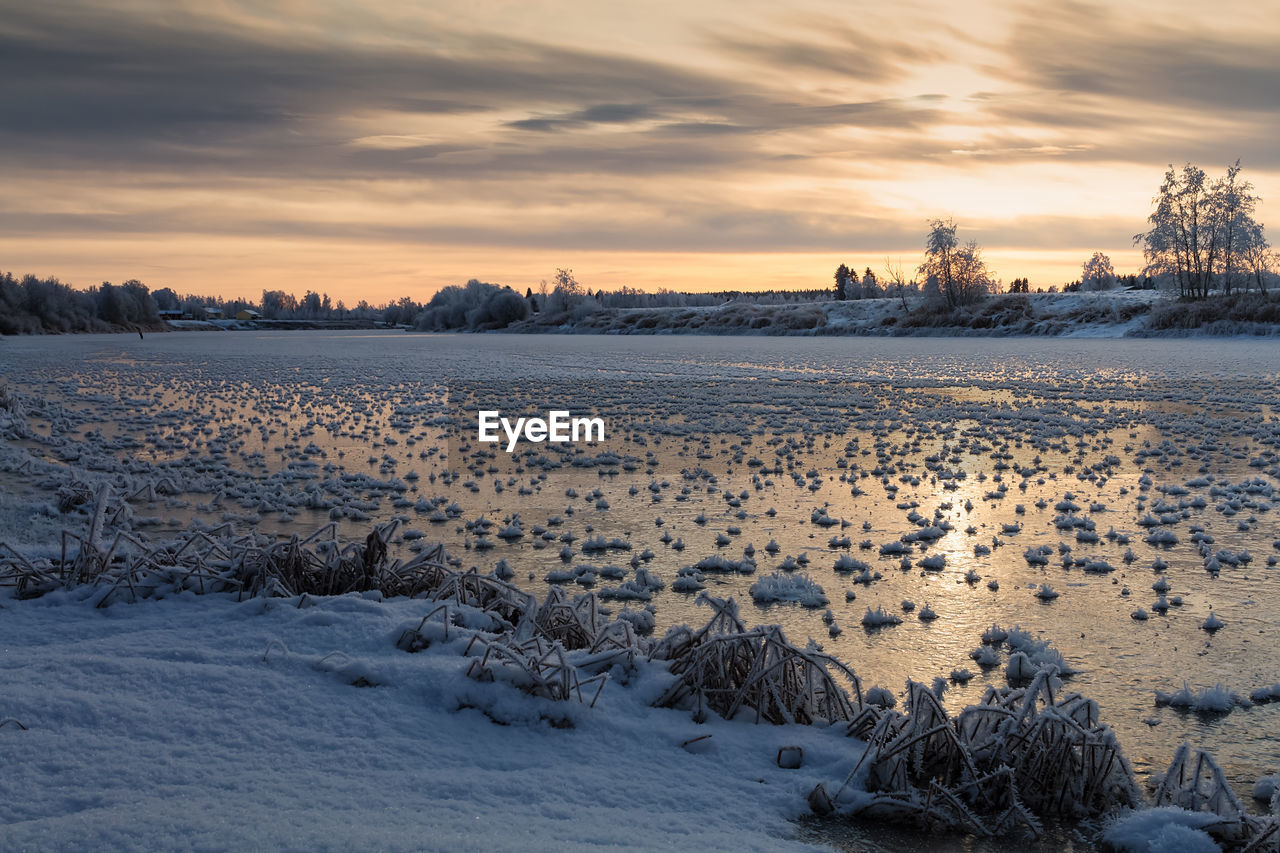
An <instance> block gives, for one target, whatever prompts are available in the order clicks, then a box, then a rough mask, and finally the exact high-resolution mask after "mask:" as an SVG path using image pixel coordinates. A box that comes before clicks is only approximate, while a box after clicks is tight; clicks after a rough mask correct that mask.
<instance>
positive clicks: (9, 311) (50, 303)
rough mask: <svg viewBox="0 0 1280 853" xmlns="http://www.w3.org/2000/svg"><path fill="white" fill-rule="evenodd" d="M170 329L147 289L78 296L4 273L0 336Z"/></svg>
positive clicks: (107, 286) (109, 288)
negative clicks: (163, 320) (162, 319)
mask: <svg viewBox="0 0 1280 853" xmlns="http://www.w3.org/2000/svg"><path fill="white" fill-rule="evenodd" d="M163 327H164V324H163V322H161V320H160V317H159V315H158V314H157V309H156V303H155V300H154V299H153V298H152V296H151V294H150V292H148V290H147V287H146V285H144V284H143V283H142V282H140V281H134V280H131V281H126V282H125V283H124V284H121V285H114V284H112V283H111V282H109V281H104V282H103V283H102V285H101V286H100V287H91V288H89V289H88V290H77V289H76V288H74V287H71V286H70V285H66V284H63V283H62V282H61V281H59V280H58V279H56V278H37V277H36V276H34V275H25V276H23V277H22V278H21V279H18V278H15V277H14V275H13V273H7V272H6V273H0V334H4V335H23V334H57V333H61V332H114V331H139V330H155V329H161V328H163Z"/></svg>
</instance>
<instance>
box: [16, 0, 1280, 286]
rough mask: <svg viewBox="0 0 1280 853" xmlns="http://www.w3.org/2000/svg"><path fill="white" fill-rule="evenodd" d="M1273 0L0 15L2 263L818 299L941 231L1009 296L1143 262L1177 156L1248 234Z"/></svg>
mask: <svg viewBox="0 0 1280 853" xmlns="http://www.w3.org/2000/svg"><path fill="white" fill-rule="evenodd" d="M1269 6H1271V4H1267V3H1252V2H1250V3H1243V2H1237V0H1225V2H1215V3H1212V4H1207V3H1203V2H1196V3H1191V2H1182V0H1158V2H1157V0H1152V2H1144V1H1143V0H1132V1H1131V2H1125V0H1116V1H1115V2H1111V3H1108V4H1105V5H1102V4H1098V5H1094V4H1090V3H1082V2H1070V1H1068V2H1054V3H1042V2H1036V3H997V2H981V1H980V0H960V2H935V0H905V2H897V3H893V4H886V3H882V2H876V3H871V2H861V0H853V2H850V0H841V2H827V0H793V1H792V2H787V3H785V4H783V3H777V2H776V0H768V2H760V0H680V2H673V1H672V0H646V2H623V0H618V2H600V0H546V1H545V2H538V0H519V2H507V0H465V2H464V1H463V0H433V2H397V0H379V2H377V3H373V2H365V3H357V2H304V0H284V2H274V3H273V2H257V1H256V0H255V1H254V2H249V0H245V1H244V2H241V0H200V2H185V0H165V2H153V0H93V2H84V3H77V2H54V3H31V2H27V1H26V0H0V79H2V80H4V81H5V83H4V85H3V86H0V170H2V172H3V175H4V180H3V181H0V269H4V270H10V271H12V272H15V273H18V274H22V273H27V272H31V273H36V274H38V275H42V276H47V275H52V276H57V277H59V278H61V279H62V280H63V281H67V282H70V283H72V284H75V285H77V286H89V285H93V284H97V283H98V282H100V281H103V280H111V281H116V282H119V281H123V280H126V279H130V278H137V279H141V280H142V281H143V282H145V283H146V284H148V285H149V286H151V287H152V288H153V289H155V288H159V287H172V288H174V289H175V290H177V291H179V292H183V293H201V294H210V295H219V296H223V297H251V298H255V299H256V298H257V297H258V296H259V295H260V294H261V291H262V290H264V289H284V290H288V291H293V292H295V293H297V294H299V295H301V294H302V293H303V292H304V291H306V290H315V291H317V292H326V293H329V294H331V295H332V296H333V298H334V299H335V300H336V299H343V300H345V301H347V302H348V303H349V304H354V303H355V302H357V301H359V300H360V299H367V300H369V301H370V302H372V303H375V304H376V303H381V302H384V301H386V300H388V299H395V298H398V297H400V296H405V295H407V296H411V297H413V298H414V299H417V300H424V299H426V298H428V297H429V296H430V295H431V294H432V293H434V292H435V291H436V290H438V289H439V288H441V287H443V286H445V285H449V284H461V283H463V282H465V281H466V280H467V279H470V278H479V279H481V280H483V281H491V282H495V283H498V284H507V285H510V286H512V287H514V288H517V289H519V290H520V291H521V292H523V290H524V289H525V288H526V287H533V288H534V289H535V290H536V289H537V287H538V283H539V281H540V280H544V279H550V278H552V276H553V274H554V273H555V270H556V269H557V268H560V267H565V268H571V269H572V270H573V271H574V274H575V276H576V277H577V279H578V280H579V281H580V282H581V283H582V284H584V285H586V286H587V287H589V288H592V289H595V288H604V289H606V290H609V289H613V288H616V287H619V286H622V285H628V286H632V287H641V288H644V289H646V290H650V291H653V290H656V289H657V288H659V287H668V288H671V289H676V290H721V289H743V290H760V289H768V288H807V287H824V286H827V285H829V284H830V283H831V278H832V273H833V271H834V269H835V267H836V265H837V264H839V263H842V262H844V263H848V264H850V265H851V266H854V267H855V268H858V269H862V268H865V267H867V266H870V267H872V268H873V269H875V270H876V271H877V272H878V273H880V272H882V271H883V270H884V268H885V266H886V264H887V263H888V262H895V263H901V264H902V266H903V267H904V268H906V269H908V270H911V269H912V268H914V266H915V265H917V264H918V263H919V262H920V260H921V256H922V253H923V243H924V237H925V234H926V232H927V230H928V222H929V221H930V220H931V219H935V218H946V217H952V218H954V219H955V221H956V222H957V224H958V225H959V236H960V237H961V239H962V240H968V239H973V240H976V241H977V242H978V243H979V245H980V246H982V247H983V249H984V252H985V257H986V259H987V260H988V262H989V263H990V265H991V266H992V268H993V269H994V270H995V272H996V274H997V275H999V276H1000V277H1002V278H1003V279H1004V280H1005V281H1006V282H1008V281H1010V280H1012V279H1013V278H1015V277H1020V276H1028V277H1030V278H1031V280H1032V286H1033V288H1034V287H1036V286H1046V287H1047V286H1048V285H1051V284H1058V285H1060V284H1061V283H1063V282H1065V281H1069V280H1071V279H1074V278H1078V277H1079V273H1080V265H1081V264H1082V263H1083V262H1084V260H1085V259H1087V258H1088V257H1089V256H1090V255H1091V254H1092V253H1093V252H1094V251H1102V252H1105V253H1107V254H1108V255H1110V257H1111V258H1112V260H1113V262H1114V263H1115V266H1116V269H1117V271H1118V272H1121V273H1125V272H1133V271H1137V269H1138V267H1139V266H1140V264H1141V253H1140V251H1138V250H1136V249H1135V248H1134V247H1133V243H1132V237H1133V235H1134V234H1136V233H1138V232H1139V231H1142V230H1143V228H1144V224H1145V220H1146V217H1147V215H1148V214H1149V213H1150V211H1151V199H1152V197H1153V196H1154V195H1155V193H1156V191H1157V189H1158V187H1159V184H1160V180H1161V178H1162V176H1163V173H1164V171H1165V169H1166V168H1167V167H1168V165H1169V164H1176V165H1181V164H1182V163H1185V162H1188V161H1190V162H1194V163H1196V164H1197V165H1199V166H1201V167H1203V168H1204V169H1206V171H1208V172H1209V173H1210V174H1211V175H1216V174H1220V173H1221V172H1223V171H1224V170H1225V168H1226V166H1227V165H1228V164H1230V163H1231V162H1233V161H1234V160H1236V159H1237V158H1239V159H1240V160H1241V161H1242V163H1243V165H1244V175H1245V176H1246V177H1247V178H1249V179H1250V180H1252V181H1253V183H1254V184H1255V186H1256V188H1257V190H1258V193H1259V195H1261V196H1262V198H1263V204H1262V205H1261V206H1260V207H1259V210H1258V219H1259V220H1260V221H1262V222H1264V223H1265V222H1266V221H1267V220H1268V205H1267V203H1266V202H1267V201H1268V199H1270V198H1272V197H1275V196H1276V194H1277V190H1280V145H1277V144H1276V142H1275V140H1277V139H1280V52H1277V51H1276V50H1275V49H1274V45H1275V44H1276V43H1277V41H1280V16H1277V15H1275V14H1274V7H1271V8H1268V7H1269ZM1272 218H1274V217H1272ZM1270 236H1271V239H1272V241H1273V242H1276V236H1275V234H1274V232H1272V233H1271V234H1270Z"/></svg>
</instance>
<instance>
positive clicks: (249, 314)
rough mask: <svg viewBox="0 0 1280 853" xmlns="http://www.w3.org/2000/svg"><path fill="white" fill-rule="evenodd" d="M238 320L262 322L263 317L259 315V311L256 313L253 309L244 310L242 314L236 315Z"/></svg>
mask: <svg viewBox="0 0 1280 853" xmlns="http://www.w3.org/2000/svg"><path fill="white" fill-rule="evenodd" d="M236 319H237V320H261V319H262V315H261V314H259V313H258V312H257V311H254V310H253V309H252V308H244V309H241V311H240V313H239V314H237V315H236Z"/></svg>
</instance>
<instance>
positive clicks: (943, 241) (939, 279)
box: [919, 219, 995, 308]
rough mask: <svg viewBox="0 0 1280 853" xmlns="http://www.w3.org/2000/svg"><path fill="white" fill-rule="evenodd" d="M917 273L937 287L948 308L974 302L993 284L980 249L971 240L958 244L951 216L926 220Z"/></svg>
mask: <svg viewBox="0 0 1280 853" xmlns="http://www.w3.org/2000/svg"><path fill="white" fill-rule="evenodd" d="M919 272H920V275H922V276H923V277H924V279H925V281H926V282H928V283H930V286H931V288H936V291H937V293H938V294H939V295H941V297H942V298H943V299H945V300H946V303H947V307H949V308H954V307H955V306H957V305H966V304H969V303H972V302H977V301H979V300H980V299H982V298H983V297H985V296H986V295H987V294H988V293H990V292H991V291H992V290H993V289H994V287H995V282H994V281H993V280H992V276H991V272H990V270H988V269H987V265H986V262H985V261H983V260H982V250H981V249H979V248H978V244H977V243H976V242H974V241H970V242H968V243H966V244H964V245H963V246H962V245H960V243H959V240H958V239H957V238H956V224H955V222H954V221H953V220H951V219H947V220H942V219H935V220H933V221H932V222H930V223H929V236H928V237H926V238H925V248H924V263H923V264H921V265H920V269H919Z"/></svg>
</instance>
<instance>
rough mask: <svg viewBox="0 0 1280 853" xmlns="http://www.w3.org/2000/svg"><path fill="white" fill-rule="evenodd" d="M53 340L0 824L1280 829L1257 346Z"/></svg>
mask: <svg viewBox="0 0 1280 853" xmlns="http://www.w3.org/2000/svg"><path fill="white" fill-rule="evenodd" d="M229 340H231V341H233V342H234V343H235V346H229V345H228V344H227V343H226V342H227V341H229ZM128 341H132V342H131V343H128ZM51 343H52V342H50V341H48V340H33V339H20V340H6V341H4V342H3V344H2V345H0V368H3V375H4V377H5V380H6V381H5V384H4V386H3V388H0V584H2V585H3V598H0V610H2V611H3V617H0V649H3V650H4V651H3V658H2V659H3V661H4V664H5V668H6V672H7V673H8V679H7V684H8V685H9V686H7V687H6V690H5V692H4V693H3V695H0V749H3V750H4V755H5V761H6V763H5V766H6V773H7V774H8V775H7V779H8V780H9V782H10V786H9V791H10V794H9V795H8V796H7V797H6V801H5V804H4V806H3V810H4V816H3V818H0V822H3V823H4V838H5V843H6V845H10V846H14V847H15V848H24V847H32V848H41V847H64V846H67V845H69V844H71V845H76V844H78V845H80V846H98V847H119V846H129V845H137V846H143V847H148V848H170V847H177V848H182V847H202V846H215V847H216V846H223V847H236V846H248V845H254V844H257V845H262V846H294V847H307V848H323V847H391V848H395V847H416V846H421V844H422V843H423V842H422V841H421V839H422V838H426V837H430V838H433V839H452V840H454V842H456V845H455V846H472V845H476V844H480V845H483V846H485V847H492V848H494V849H516V848H517V847H521V848H522V849H523V847H527V846H528V844H529V839H530V838H533V839H536V840H537V842H538V843H544V842H545V843H546V844H555V845H556V846H557V847H564V848H566V849H575V848H576V849H598V848H599V847H601V846H608V845H625V844H628V843H634V842H635V839H637V838H644V839H646V840H647V842H648V843H650V844H651V846H655V847H657V846H666V847H672V846H674V847H681V848H687V847H691V846H705V847H709V848H712V849H721V848H723V847H726V846H732V847H735V848H736V847H745V848H748V849H783V848H786V847H788V846H795V847H799V846H802V842H801V841H800V840H799V839H801V838H804V839H805V840H806V841H812V840H821V839H822V838H823V837H824V836H823V835H822V833H823V832H826V831H828V830H829V829H830V827H832V826H834V825H835V822H840V823H841V824H843V823H844V822H846V821H851V822H852V825H853V826H855V827H859V826H860V827H867V826H872V827H874V826H875V825H877V822H878V821H884V820H894V821H897V822H899V823H902V824H904V825H906V826H909V827H910V826H914V827H920V826H929V827H932V828H933V829H935V830H938V831H942V830H955V831H959V832H965V833H972V834H975V835H979V836H982V835H989V834H990V835H999V836H1009V837H1011V838H1018V839H1025V837H1026V836H1035V835H1038V834H1041V833H1042V832H1048V833H1050V838H1052V837H1053V836H1052V833H1053V832H1054V831H1056V830H1054V829H1053V828H1052V827H1053V825H1055V822H1058V821H1063V820H1065V821H1066V822H1067V823H1068V825H1070V826H1072V827H1077V826H1078V827H1079V828H1078V829H1072V830H1071V831H1073V832H1079V833H1083V834H1085V835H1087V837H1089V838H1091V839H1092V838H1099V837H1101V838H1103V839H1104V840H1105V841H1106V842H1107V843H1110V844H1112V845H1113V846H1114V847H1116V848H1117V849H1145V848H1142V846H1141V845H1142V844H1150V843H1152V842H1155V843H1157V844H1158V845H1164V846H1163V848H1160V847H1157V848H1156V849H1197V848H1196V847H1195V846H1193V845H1201V846H1205V845H1209V844H1212V845H1216V846H1218V847H1222V848H1224V849H1231V848H1232V847H1233V845H1234V846H1235V847H1237V848H1243V847H1244V846H1245V844H1247V843H1248V842H1249V841H1251V840H1257V841H1259V844H1260V846H1259V847H1258V848H1257V849H1268V848H1267V847H1266V846H1265V845H1267V844H1271V843H1272V841H1273V840H1274V839H1275V836H1274V835H1267V833H1269V832H1271V831H1272V828H1273V827H1274V826H1275V823H1274V819H1273V814H1274V812H1273V811H1272V806H1271V803H1270V800H1269V799H1268V800H1267V801H1266V802H1261V801H1254V800H1253V798H1251V797H1250V796H1248V794H1249V793H1250V792H1252V791H1253V790H1254V784H1255V782H1258V781H1259V779H1260V777H1270V776H1271V774H1274V773H1275V772H1276V771H1277V770H1280V758H1277V754H1276V752H1275V744H1274V739H1273V737H1272V735H1271V734H1270V733H1271V732H1273V731H1274V730H1275V728H1274V719H1275V718H1274V716H1273V715H1274V714H1276V713H1280V704H1277V703H1276V702H1275V699H1276V698H1277V697H1280V687H1277V686H1276V683H1277V681H1280V648H1278V647H1277V645H1276V643H1275V640H1274V638H1273V636H1272V635H1273V631H1272V627H1273V626H1272V625H1271V622H1272V621H1273V620H1271V617H1270V615H1269V614H1272V613H1274V612H1275V609H1276V608H1277V606H1280V589H1278V588H1277V583H1278V582H1277V581H1276V580H1275V579H1274V578H1275V577H1276V576H1275V575H1274V572H1275V571H1276V569H1275V567H1276V565H1277V562H1278V560H1277V556H1278V555H1280V550H1278V549H1280V545H1278V544H1277V543H1280V528H1278V527H1277V522H1276V519H1275V515H1274V509H1273V506H1274V503H1275V501H1276V490H1277V487H1278V486H1280V420H1278V419H1277V413H1276V412H1275V411H1274V410H1273V409H1272V408H1271V406H1272V404H1271V403H1270V402H1269V401H1272V400H1274V399H1280V386H1278V385H1277V380H1276V377H1277V376H1280V353H1277V352H1276V351H1275V350H1274V348H1271V347H1268V346H1267V345H1265V344H1250V343H1245V342H1214V343H1212V344H1210V343H1206V342H1178V343H1177V344H1171V343H1169V342H1153V341H1125V342H1113V343H1111V344H1108V345H1107V346H1106V347H1105V348H1097V347H1096V345H1092V344H1089V343H1086V342H1063V341H1057V342H1043V346H1044V349H1042V350H1040V351H1038V352H1036V353H1034V354H1033V353H1029V352H1028V351H1027V350H1026V344H1025V342H1021V343H1015V342H992V341H982V342H977V341H973V342H958V341H876V342H868V341H840V342H836V341H821V340H811V341H753V342H752V343H751V345H750V346H743V345H742V343H741V342H734V341H715V340H705V339H704V340H692V339H690V340H683V341H679V342H676V341H669V340H668V341H662V342H658V341H645V340H643V339H633V340H630V341H626V342H619V341H617V340H616V339H609V340H605V339H584V338H561V339H556V340H550V341H549V340H547V339H539V340H538V341H536V343H537V344H538V345H537V346H534V345H533V343H530V339H528V338H515V337H497V336H491V337H485V338H467V339H462V340H459V339H456V338H440V337H432V336H417V337H410V336H401V337H396V338H389V337H387V336H385V335H366V336H360V335H355V336H342V337H339V336H329V335H325V334H324V333H297V334H292V335H291V334H290V333H283V334H282V335H281V336H268V337H254V336H250V335H242V336H235V337H234V338H233V337H232V336H220V335H206V336H177V335H169V336H155V337H152V336H148V337H147V339H146V340H145V341H139V340H138V339H137V338H136V336H135V337H133V338H120V337H106V336H92V337H83V338H77V339H74V340H72V341H58V342H57V344H58V346H52V345H51ZM762 379H763V380H767V381H761V380H762ZM585 400H589V401H590V405H591V407H592V408H591V411H592V413H593V414H599V415H600V416H601V417H603V418H604V419H605V421H606V423H607V424H608V425H609V432H608V438H607V439H606V440H605V441H603V442H599V443H594V444H591V445H578V446H573V445H553V444H548V443H541V444H532V443H522V444H521V445H519V446H518V447H517V449H516V452H515V453H514V454H512V455H510V456H508V455H507V454H506V453H504V452H502V451H501V450H498V449H495V448H494V447H493V446H491V445H480V444H478V443H477V442H476V441H475V411H476V410H477V409H478V408H481V407H484V408H496V409H501V410H504V411H511V412H528V411H534V410H540V409H544V408H545V407H546V406H547V405H548V404H557V403H561V402H562V401H563V405H565V406H566V407H567V408H573V407H580V406H582V405H584V402H583V401H585ZM1161 533H1167V534H1168V535H1167V536H1166V535H1157V534H1161ZM766 543H767V544H766ZM792 602H794V603H792ZM1139 610H1141V611H1142V612H1143V613H1144V614H1145V616H1146V618H1145V619H1143V618H1133V617H1134V614H1136V613H1137V612H1138V611H1139ZM864 683H865V684H874V685H876V686H874V687H867V688H865V689H864V687H863V684H864ZM1184 741H1187V742H1189V743H1190V744H1191V746H1189V747H1188V748H1186V749H1182V750H1179V749H1178V744H1180V743H1182V742H1184ZM1201 749H1203V750H1205V753H1201V752H1199V750H1201ZM1209 753H1212V754H1214V755H1215V756H1216V759H1211V758H1209V757H1208V754H1209ZM601 754H605V755H607V756H608V761H607V762H606V763H605V764H601V763H600V762H598V761H595V760H593V759H592V758H591V757H590V756H592V755H601ZM620 777H621V778H626V779H627V780H629V781H628V783H627V784H618V782H617V780H618V779H619V778H620ZM549 778H550V779H554V780H555V784H549V783H548V781H547V780H548V779H549ZM1144 783H1149V784H1144ZM1265 788H1266V786H1265V785H1262V786H1261V788H1260V790H1262V789H1265ZM370 790H376V791H378V792H379V799H378V805H377V807H376V812H377V813H376V814H374V811H373V810H371V807H370V806H369V803H368V791H370ZM304 791H305V792H306V795H305V796H303V795H301V794H300V793H299V792H304ZM175 798H181V799H182V801H183V802H186V803H193V804H198V807H197V806H192V807H189V808H185V809H184V810H182V812H181V813H177V814H176V813H175V812H174V811H173V808H172V804H173V802H175ZM1242 803H1248V804H1250V805H1247V806H1246V805H1242ZM1152 806H1158V807H1159V808H1151V807H1152ZM388 810H390V811H388ZM654 814H661V815H662V816H663V817H662V820H655V819H654V817H653V815H654ZM227 815H235V816H237V817H236V820H229V819H228V818H227ZM805 815H809V816H812V818H813V822H812V823H806V829H805V830H804V833H803V834H801V833H800V832H799V831H798V830H797V828H796V825H795V824H793V823H792V822H791V821H792V820H794V819H796V818H800V817H802V816H805ZM1116 818H1118V821H1117V822H1115V823H1111V821H1112V820H1113V819H1116ZM1079 819H1085V820H1086V823H1083V824H1077V823H1076V821H1077V820H1079ZM258 826H267V827H270V829H269V833H272V834H268V835H267V836H260V835H252V834H251V828H256V827H258ZM513 826H519V827H521V832H520V834H519V835H517V834H516V833H515V832H514V831H513V830H512V829H511V827H513ZM824 828H825V829H824ZM255 831H256V829H255ZM815 832H816V833H817V835H816V836H815V835H813V834H812V833H815ZM1098 833H1102V835H1098ZM441 843H445V842H441ZM1010 843H1014V842H1010ZM1019 843H1021V842H1019ZM1046 843H1052V842H1046ZM1179 844H1181V845H1184V846H1181V847H1179V846H1177V845H1179ZM1204 849H1213V848H1211V847H1207V846H1205V848H1204Z"/></svg>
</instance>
